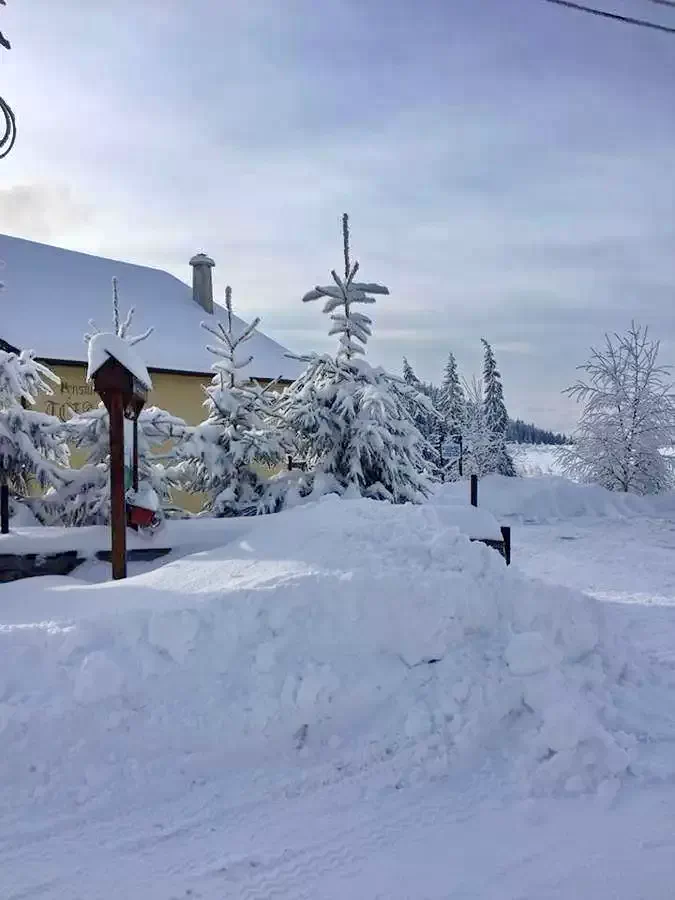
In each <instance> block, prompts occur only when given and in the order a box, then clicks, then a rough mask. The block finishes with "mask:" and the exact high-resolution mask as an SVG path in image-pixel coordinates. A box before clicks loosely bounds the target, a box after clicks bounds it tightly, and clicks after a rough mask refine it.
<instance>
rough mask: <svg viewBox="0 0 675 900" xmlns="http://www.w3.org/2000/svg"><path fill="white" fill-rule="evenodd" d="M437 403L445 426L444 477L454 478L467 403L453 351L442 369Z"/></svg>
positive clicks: (458, 469)
mask: <svg viewBox="0 0 675 900" xmlns="http://www.w3.org/2000/svg"><path fill="white" fill-rule="evenodd" d="M437 405H438V409H439V411H440V413H441V416H442V417H443V421H444V426H445V428H444V431H445V443H444V449H445V453H444V456H445V458H446V460H447V462H446V463H445V467H444V468H445V477H446V478H450V479H455V478H458V477H459V475H460V464H459V463H460V456H461V455H462V454H463V447H462V444H463V431H464V427H465V423H466V415H467V404H466V396H465V393H464V389H463V387H462V382H461V381H460V377H459V372H458V371H457V361H456V360H455V356H454V354H453V353H450V354H448V360H447V362H446V364H445V369H444V371H443V381H442V382H441V386H440V388H439V389H438V404H437Z"/></svg>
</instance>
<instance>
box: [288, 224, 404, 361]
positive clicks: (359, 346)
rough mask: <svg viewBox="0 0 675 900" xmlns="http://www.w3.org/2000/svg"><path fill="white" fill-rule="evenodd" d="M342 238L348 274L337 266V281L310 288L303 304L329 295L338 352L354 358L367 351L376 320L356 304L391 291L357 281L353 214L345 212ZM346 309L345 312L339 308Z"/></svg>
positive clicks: (334, 275)
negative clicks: (352, 257) (351, 230)
mask: <svg viewBox="0 0 675 900" xmlns="http://www.w3.org/2000/svg"><path fill="white" fill-rule="evenodd" d="M342 238H343V249H344V277H340V276H339V275H338V274H337V272H336V271H335V269H332V270H331V273H330V274H331V277H332V279H333V281H334V282H335V287H333V285H327V286H325V287H315V288H314V289H313V290H311V291H308V292H307V293H306V294H305V296H304V297H303V298H302V301H303V303H308V302H310V301H312V300H319V299H320V298H321V297H325V298H326V303H325V304H324V307H323V312H325V313H328V314H330V317H331V320H332V322H333V325H332V327H331V329H330V331H329V332H328V333H329V335H334V334H339V335H340V349H339V351H338V355H341V356H344V358H345V359H348V360H349V359H352V357H353V356H354V355H355V354H358V353H365V346H366V344H367V342H368V338H369V337H370V336H371V335H372V324H373V323H372V320H371V319H370V317H369V316H367V315H365V313H360V312H354V311H353V310H352V305H353V304H354V303H375V297H371V296H369V295H370V294H388V293H389V288H387V287H385V286H384V285H382V284H374V283H371V282H356V281H354V277H355V276H356V273H357V272H358V271H359V264H358V262H355V263H353V264H352V262H351V260H350V257H349V217H348V215H347V213H345V214H344V215H343V217H342ZM340 308H342V310H343V311H342V312H339V313H338V312H335V310H337V309H340Z"/></svg>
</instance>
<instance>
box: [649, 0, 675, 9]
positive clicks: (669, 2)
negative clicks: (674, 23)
mask: <svg viewBox="0 0 675 900" xmlns="http://www.w3.org/2000/svg"><path fill="white" fill-rule="evenodd" d="M647 3H656V4H657V5H658V6H670V7H672V8H673V9H675V0H647Z"/></svg>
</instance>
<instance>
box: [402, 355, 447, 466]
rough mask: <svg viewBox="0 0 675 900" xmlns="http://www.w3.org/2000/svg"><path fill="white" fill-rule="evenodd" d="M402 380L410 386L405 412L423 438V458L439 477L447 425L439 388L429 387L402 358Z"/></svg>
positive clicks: (431, 385)
mask: <svg viewBox="0 0 675 900" xmlns="http://www.w3.org/2000/svg"><path fill="white" fill-rule="evenodd" d="M403 380H404V382H405V383H406V384H407V385H408V388H409V391H408V402H407V403H406V409H407V412H408V415H409V416H410V418H411V420H412V422H413V424H414V425H415V428H417V430H418V431H419V433H420V434H421V435H422V437H423V438H424V443H423V444H422V447H421V452H422V456H423V457H424V459H425V460H426V461H427V464H428V466H429V468H430V470H431V471H433V472H435V473H437V474H440V473H441V471H442V468H443V443H444V441H445V427H444V425H445V423H444V420H443V417H442V416H441V414H440V412H439V410H438V406H437V403H438V389H437V388H435V387H434V385H433V384H427V383H425V382H423V381H420V379H419V378H418V377H417V375H416V374H415V370H414V369H413V367H412V366H411V365H410V363H409V362H408V360H407V358H406V357H405V356H404V357H403Z"/></svg>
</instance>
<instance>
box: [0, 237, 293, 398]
mask: <svg viewBox="0 0 675 900" xmlns="http://www.w3.org/2000/svg"><path fill="white" fill-rule="evenodd" d="M0 260H1V261H2V263H4V265H3V267H2V273H1V278H2V281H3V282H4V285H5V287H4V290H2V291H0V339H1V340H3V341H6V342H7V343H8V344H10V345H11V346H12V347H16V348H19V349H22V348H29V349H34V350H35V352H36V354H37V356H38V357H40V358H41V359H49V360H61V361H64V362H66V361H67V362H81V363H82V362H85V361H86V359H87V347H86V344H85V343H84V340H83V335H84V333H85V331H87V326H88V322H89V320H90V319H93V320H94V322H96V324H97V325H98V326H99V328H104V327H105V326H106V325H108V323H109V322H110V321H111V315H112V312H111V310H112V300H111V296H112V287H111V283H112V279H113V277H114V276H116V277H117V279H118V282H119V294H120V307H121V309H122V311H123V312H125V311H126V310H127V309H129V307H132V306H133V307H134V308H135V310H136V315H135V318H134V327H135V328H137V329H138V330H139V331H142V330H144V329H145V328H148V327H150V326H154V329H155V330H154V331H153V333H152V335H151V336H150V337H149V338H148V339H147V340H146V341H144V342H143V352H142V356H143V359H144V360H145V362H146V364H147V366H148V368H150V369H168V370H170V371H176V372H198V373H202V372H203V373H207V372H209V371H210V368H211V364H212V362H213V357H212V356H211V354H210V353H209V352H208V351H207V350H206V348H205V344H206V340H205V336H204V331H203V330H202V329H201V328H200V323H201V322H204V321H206V322H210V323H211V324H212V325H216V324H217V322H218V321H219V320H220V321H223V322H224V321H225V310H224V308H223V307H220V306H218V305H217V304H215V305H214V313H213V315H210V314H209V313H207V312H206V311H205V310H203V309H202V308H201V306H199V305H198V304H197V303H195V301H194V300H193V299H192V288H191V287H189V286H188V285H187V284H185V283H184V282H183V281H181V280H180V279H178V278H176V277H175V276H173V275H171V274H169V273H168V272H164V271H162V270H161V269H151V268H149V267H146V266H136V265H132V264H131V263H124V262H117V261H115V260H112V259H105V258H103V257H100V256H89V255H88V254H85V253H76V252H74V251H72V250H63V249H61V248H59V247H52V246H50V245H48V244H38V243H35V242H33V241H27V240H24V239H22V238H16V237H10V236H9V235H4V234H0ZM187 268H188V262H187V260H186V269H187ZM245 324H246V323H245V322H243V321H242V320H241V319H239V318H238V317H237V316H233V326H234V331H235V333H236V334H238V333H239V332H240V331H241V330H242V329H243V328H244V327H245ZM249 348H250V352H251V353H252V354H253V357H254V358H253V362H252V363H251V364H250V366H248V367H247V368H246V369H245V370H243V371H244V372H245V374H246V375H249V376H250V377H252V378H260V379H268V378H269V379H274V378H281V379H283V380H289V381H290V380H293V379H295V378H296V377H297V376H298V375H299V374H300V372H301V370H302V364H301V363H298V362H297V361H295V360H292V359H288V358H287V357H286V353H288V351H287V350H286V348H285V347H282V346H281V344H278V343H277V342H276V341H274V340H272V339H271V338H269V337H267V335H265V334H263V333H262V332H256V334H255V336H254V337H253V338H252V339H251V341H250V343H249V344H247V349H249Z"/></svg>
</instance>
